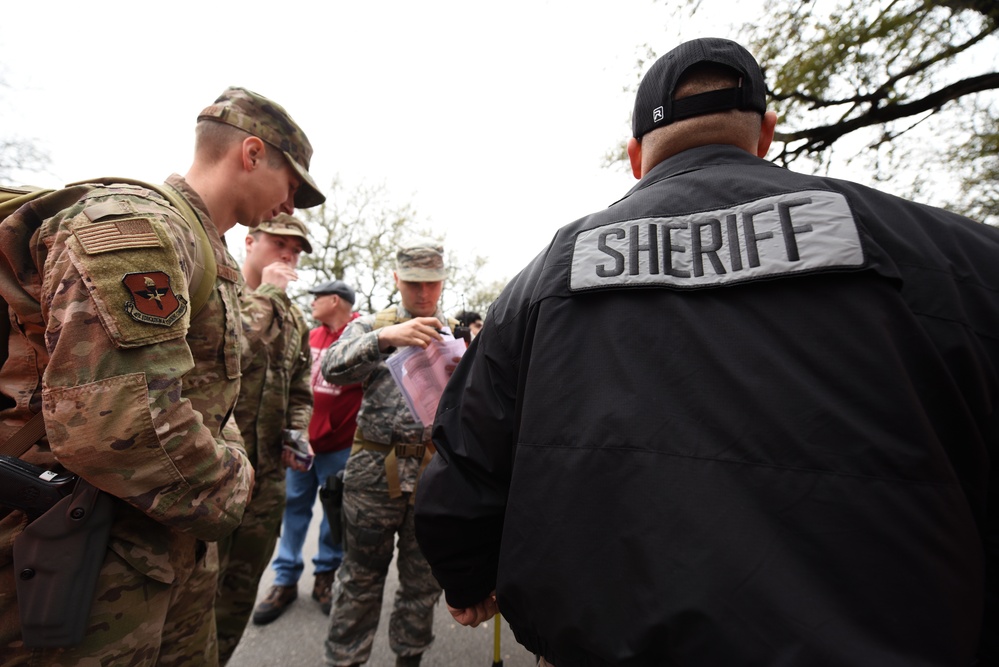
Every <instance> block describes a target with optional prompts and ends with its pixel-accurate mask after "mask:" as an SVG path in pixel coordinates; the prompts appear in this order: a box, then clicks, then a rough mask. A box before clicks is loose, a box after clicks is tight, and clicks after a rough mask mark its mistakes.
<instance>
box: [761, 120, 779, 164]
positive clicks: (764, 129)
mask: <svg viewBox="0 0 999 667" xmlns="http://www.w3.org/2000/svg"><path fill="white" fill-rule="evenodd" d="M776 128H777V112H776V111H768V112H766V113H765V114H763V121H762V123H761V124H760V142H759V144H757V146H756V155H757V157H766V156H767V151H769V150H770V144H771V143H773V140H774V131H775V130H776Z"/></svg>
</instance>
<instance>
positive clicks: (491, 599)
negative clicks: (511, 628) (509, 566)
mask: <svg viewBox="0 0 999 667" xmlns="http://www.w3.org/2000/svg"><path fill="white" fill-rule="evenodd" d="M447 610H448V611H449V612H451V616H453V617H454V620H456V621H458V623H461V624H462V625H467V626H470V627H473V628H474V627H477V626H478V625H479V623H483V622H485V621H488V620H489V619H490V618H492V617H493V616H495V615H496V614H498V613H499V606H498V605H497V604H496V591H493V592H492V593H491V594H490V595H489V596H488V597H486V599H485V600H483V601H481V602H479V603H478V604H476V605H475V606H473V607H466V608H464V609H456V608H455V607H452V606H451V605H448V606H447Z"/></svg>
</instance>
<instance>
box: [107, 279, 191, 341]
mask: <svg viewBox="0 0 999 667" xmlns="http://www.w3.org/2000/svg"><path fill="white" fill-rule="evenodd" d="M121 282H122V283H123V284H124V285H125V288H126V289H127V290H128V291H129V293H130V294H131V296H132V298H131V299H130V300H128V301H126V302H125V312H126V313H128V314H129V315H131V316H132V319H134V320H137V321H139V322H145V323H146V324H158V325H160V326H165V327H169V326H172V325H173V323H174V322H176V321H177V320H179V319H180V318H181V317H183V315H184V313H185V312H187V300H186V299H185V298H184V297H183V296H181V295H179V294H176V293H175V292H174V291H173V288H172V287H171V285H170V276H168V275H167V274H166V273H164V272H163V271H147V272H145V273H129V274H128V275H126V276H125V277H124V278H122V279H121Z"/></svg>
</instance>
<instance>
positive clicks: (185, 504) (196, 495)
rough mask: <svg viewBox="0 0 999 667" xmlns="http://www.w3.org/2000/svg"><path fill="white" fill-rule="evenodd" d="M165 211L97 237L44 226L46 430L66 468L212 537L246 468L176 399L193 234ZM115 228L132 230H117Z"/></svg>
mask: <svg viewBox="0 0 999 667" xmlns="http://www.w3.org/2000/svg"><path fill="white" fill-rule="evenodd" d="M112 202H113V200H111V201H109V202H108V203H112ZM133 208H134V207H133ZM121 210H122V208H120V207H117V208H116V209H115V212H117V213H120V212H121ZM164 210H165V211H168V212H167V213H160V214H159V215H156V214H144V215H139V216H135V217H133V218H131V219H127V220H122V219H121V218H120V216H118V217H117V218H116V219H113V220H112V221H111V222H113V223H114V224H111V226H110V227H108V228H101V229H102V231H103V233H104V236H103V237H96V236H88V234H90V233H91V231H92V229H93V228H95V227H99V225H96V224H95V225H91V224H89V223H90V222H100V220H99V219H98V220H96V221H95V220H93V218H91V220H83V219H81V220H80V221H79V222H80V225H79V226H74V225H73V224H68V225H61V226H59V227H58V228H57V230H56V232H55V233H54V234H53V238H52V239H51V243H50V249H49V252H48V254H47V257H46V258H45V260H44V277H43V285H42V293H43V294H45V295H48V296H47V299H45V300H43V302H42V314H43V316H44V318H45V326H46V345H47V348H48V350H49V353H50V361H49V363H48V365H47V367H46V369H45V372H44V374H43V378H42V382H43V388H42V403H43V411H44V415H45V426H46V431H47V434H48V438H49V444H50V447H51V449H52V452H53V454H54V455H55V456H56V458H57V459H58V460H59V462H60V463H62V464H63V465H64V466H65V467H66V468H67V469H69V470H71V471H72V472H75V473H77V474H79V475H80V476H82V477H84V478H85V479H87V480H88V481H90V482H91V483H92V484H94V485H95V486H97V487H98V488H100V489H102V490H103V491H106V492H107V493H109V494H111V495H113V496H116V497H117V498H120V499H121V500H123V501H125V502H126V503H128V504H130V505H132V506H134V507H135V508H137V509H138V510H140V511H142V512H144V513H145V514H147V515H148V516H150V517H151V518H153V519H154V520H156V521H158V522H161V523H164V524H167V525H171V526H174V527H176V528H178V529H179V530H182V531H185V532H187V533H189V534H191V535H193V536H195V537H197V538H199V539H204V540H215V539H218V538H220V537H222V536H224V535H226V534H228V533H229V532H231V531H232V530H233V529H234V528H235V527H236V526H237V525H238V524H239V522H240V520H241V518H242V514H243V509H244V508H245V504H246V500H247V495H248V492H249V489H250V487H251V485H252V482H253V470H252V468H251V467H250V465H249V462H248V461H247V459H246V455H245V453H244V452H243V451H242V449H241V447H240V446H239V443H235V442H234V443H229V442H227V441H226V439H225V438H224V437H222V436H221V435H220V436H219V437H216V436H215V435H214V433H217V432H218V431H219V429H220V428H221V424H212V425H206V424H205V423H204V419H203V416H202V414H201V413H200V412H198V411H197V410H195V409H194V408H193V406H192V404H191V402H190V401H189V400H188V399H186V398H184V396H183V389H184V377H185V375H186V374H187V373H188V372H189V371H191V370H192V369H193V368H194V365H195V364H194V358H193V355H192V353H191V350H190V348H189V346H188V343H187V339H186V334H187V329H188V325H189V318H190V315H189V313H187V310H186V309H187V307H188V303H189V294H188V289H187V279H188V276H186V275H185V274H184V272H183V270H182V269H181V264H180V261H179V259H178V252H179V250H178V249H183V247H185V244H192V245H193V239H186V238H183V239H182V238H177V235H178V234H181V233H182V232H181V231H180V230H187V227H186V224H185V223H183V221H178V220H176V219H171V217H170V216H171V215H173V214H172V213H170V212H169V211H171V209H164ZM84 223H88V224H84ZM124 223H131V226H129V225H126V224H124ZM102 224H103V223H102ZM108 224H110V223H108ZM115 226H117V228H119V230H120V229H125V230H126V231H128V232H129V233H127V234H123V233H120V232H119V234H118V236H117V237H116V236H114V234H115V232H114V230H113V228H114V227H115ZM139 232H142V233H143V234H144V235H139ZM119 237H120V238H119ZM108 239H111V240H110V241H109V240H108ZM140 243H141V244H145V245H142V246H141V247H137V244H140ZM109 248H110V249H109ZM220 326H222V323H220Z"/></svg>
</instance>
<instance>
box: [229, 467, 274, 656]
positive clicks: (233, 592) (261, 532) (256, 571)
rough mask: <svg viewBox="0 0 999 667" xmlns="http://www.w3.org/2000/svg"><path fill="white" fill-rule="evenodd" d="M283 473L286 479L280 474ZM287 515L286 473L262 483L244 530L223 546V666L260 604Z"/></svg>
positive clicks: (241, 527) (269, 476)
mask: <svg viewBox="0 0 999 667" xmlns="http://www.w3.org/2000/svg"><path fill="white" fill-rule="evenodd" d="M278 473H280V474H278ZM283 514H284V471H283V470H280V469H279V470H278V471H277V472H273V473H272V472H268V473H266V474H265V475H262V476H260V477H257V478H256V482H255V483H254V487H253V497H252V498H251V499H250V503H249V504H248V505H247V506H246V512H245V513H244V514H243V520H242V522H240V524H239V527H238V528H237V529H236V530H235V531H233V533H232V534H231V535H229V536H228V537H226V538H224V539H221V540H219V543H218V544H219V587H218V591H219V592H218V598H217V599H216V600H215V625H216V627H217V628H218V645H219V664H220V665H225V664H226V663H227V662H228V661H229V658H231V657H232V654H233V652H235V650H236V646H237V645H238V644H239V640H240V639H241V638H242V637H243V632H244V631H245V630H246V624H247V622H248V621H249V620H250V615H251V614H252V613H253V605H254V603H255V602H256V600H257V588H258V586H260V579H261V577H262V576H263V574H264V570H266V569H267V564H268V563H269V562H270V560H271V555H272V554H273V553H274V546H275V545H276V544H277V538H278V533H279V532H280V529H281V517H282V515H283Z"/></svg>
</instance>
